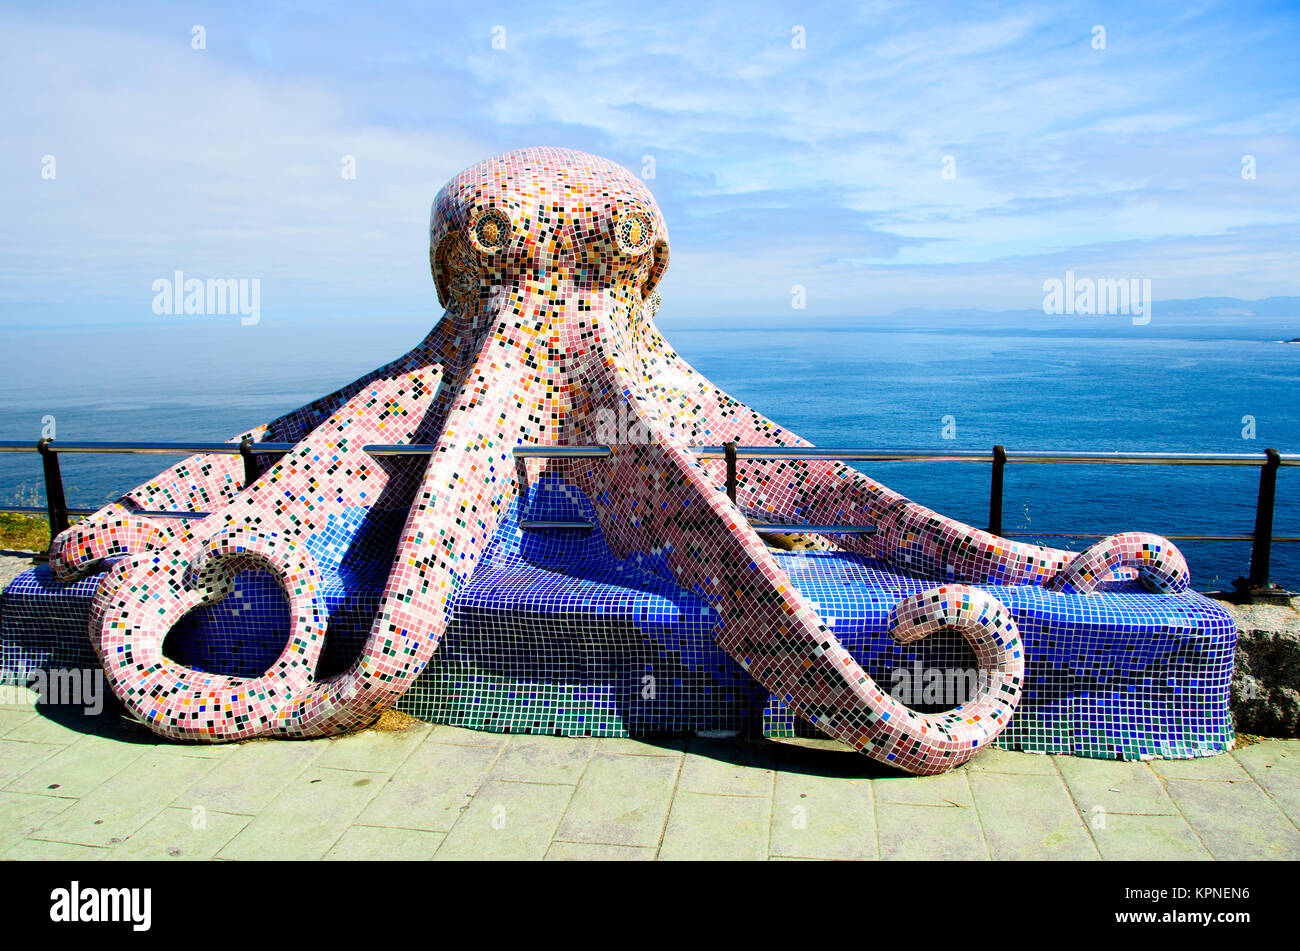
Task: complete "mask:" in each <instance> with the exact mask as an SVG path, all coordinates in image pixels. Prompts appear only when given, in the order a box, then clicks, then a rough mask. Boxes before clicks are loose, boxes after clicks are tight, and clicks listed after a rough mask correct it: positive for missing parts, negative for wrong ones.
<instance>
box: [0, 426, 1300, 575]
mask: <svg viewBox="0 0 1300 951" xmlns="http://www.w3.org/2000/svg"><path fill="white" fill-rule="evenodd" d="M294 445H295V444H294V443H281V442H254V441H253V440H251V439H247V438H245V439H244V440H242V441H241V442H238V443H232V442H216V443H206V442H184V443H176V442H155V443H141V442H61V443H58V444H57V446H56V445H55V443H54V441H53V440H51V439H42V440H40V441H39V442H37V443H31V442H0V452H36V453H39V454H40V456H41V462H42V467H43V469H44V476H45V499H46V506H45V508H44V509H41V508H36V507H32V506H0V512H16V513H20V514H42V513H43V514H45V515H46V516H47V517H48V518H49V522H50V529H51V537H53V536H54V535H57V534H58V533H59V532H61V531H64V530H65V529H66V528H67V527H68V516H69V515H89V514H91V513H92V512H93V511H94V510H93V509H81V508H69V507H68V505H67V500H66V498H65V496H64V491H63V478H62V474H61V472H60V469H59V455H60V454H65V453H133V454H134V453H147V454H154V455H187V454H192V453H211V454H220V455H238V456H240V457H242V459H243V462H244V485H245V486H248V485H251V484H252V483H253V482H254V481H255V480H256V479H257V476H258V467H257V461H256V457H257V456H259V455H283V454H285V453H287V452H289V451H290V450H292V449H293V448H294ZM362 448H363V450H364V451H365V452H366V453H368V454H369V455H372V456H422V455H428V454H430V453H431V452H433V451H434V450H435V449H436V448H437V447H436V446H434V445H432V444H374V445H367V446H364V447H362ZM513 452H514V457H515V459H517V460H523V459H561V460H563V459H604V458H608V457H610V456H611V455H612V454H613V449H612V448H611V447H609V446H516V447H515V448H514V450H513ZM691 452H692V453H693V454H694V455H695V457H696V458H697V459H703V460H718V459H721V460H724V461H725V462H726V481H725V487H726V493H727V496H728V497H729V498H730V499H731V500H732V501H733V502H735V501H736V492H737V487H738V477H737V469H738V466H739V462H740V461H741V460H766V461H808V460H833V461H845V462H943V463H953V462H956V463H961V462H975V463H991V465H992V478H991V480H990V485H989V524H988V531H989V532H990V533H991V534H994V535H999V536H1001V537H1004V538H1101V537H1104V534H1105V533H1097V532H1003V531H1002V497H1003V470H1004V469H1005V468H1006V465H1007V463H1009V462H1014V463H1027V464H1055V465H1112V466H1114V465H1147V466H1150V465H1159V466H1255V467H1258V468H1259V470H1260V473H1259V492H1258V494H1257V496H1256V500H1255V530H1254V531H1253V532H1251V533H1250V534H1248V535H1166V536H1165V537H1166V538H1169V539H1171V540H1187V541H1249V542H1251V556H1250V571H1249V574H1248V575H1247V577H1245V578H1242V579H1239V580H1238V587H1241V588H1243V589H1245V592H1244V593H1247V594H1251V595H1257V596H1267V595H1269V594H1270V593H1271V592H1276V591H1279V590H1280V589H1276V588H1275V587H1274V586H1273V585H1272V584H1271V583H1270V578H1269V574H1270V562H1271V557H1272V546H1273V543H1274V542H1298V541H1300V537H1298V536H1282V537H1275V536H1274V535H1273V510H1274V503H1275V501H1276V497H1277V471H1278V469H1279V468H1281V467H1282V466H1300V455H1297V454H1295V453H1285V454H1284V453H1280V452H1278V451H1277V450H1276V449H1266V450H1264V451H1263V452H1254V453H1214V452H1077V451H1072V450H1008V449H1007V448H1006V447H1005V446H1002V445H997V446H994V447H993V448H992V450H990V451H978V450H943V451H935V450H929V449H827V448H819V447H812V446H738V445H737V444H735V443H726V444H724V445H721V446H693V447H691ZM137 514H140V515H145V516H153V517H159V518H206V517H207V516H208V515H209V514H210V513H208V512H170V511H153V510H145V511H140V512H138V513H137ZM521 527H522V528H526V529H586V530H590V529H592V528H594V527H595V526H594V525H593V524H592V523H590V522H578V521H523V522H521ZM750 527H751V528H753V529H754V530H755V531H757V532H764V533H767V532H811V533H815V534H824V535H847V534H858V535H861V534H870V533H872V532H874V531H876V528H875V526H871V525H821V524H817V525H814V524H802V523H791V524H787V523H776V522H758V523H751V526H750ZM1282 593H1283V594H1285V592H1282Z"/></svg>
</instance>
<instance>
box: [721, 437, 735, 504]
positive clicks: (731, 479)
mask: <svg viewBox="0 0 1300 951" xmlns="http://www.w3.org/2000/svg"><path fill="white" fill-rule="evenodd" d="M722 448H723V450H724V452H725V454H726V458H727V498H729V499H731V501H732V504H735V501H736V442H735V440H732V441H731V442H729V443H725V444H724V445H723V447H722Z"/></svg>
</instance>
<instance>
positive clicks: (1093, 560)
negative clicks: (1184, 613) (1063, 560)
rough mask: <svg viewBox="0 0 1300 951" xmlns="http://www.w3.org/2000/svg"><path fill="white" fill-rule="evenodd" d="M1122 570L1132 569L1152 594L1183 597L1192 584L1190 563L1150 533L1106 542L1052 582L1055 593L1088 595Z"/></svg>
mask: <svg viewBox="0 0 1300 951" xmlns="http://www.w3.org/2000/svg"><path fill="white" fill-rule="evenodd" d="M1122 568H1131V569H1133V570H1134V571H1136V572H1137V576H1138V578H1140V579H1141V580H1142V582H1143V584H1145V585H1146V586H1147V587H1148V588H1149V589H1150V590H1152V591H1159V592H1161V593H1163V594H1181V593H1182V592H1184V591H1186V590H1187V589H1188V587H1189V586H1190V584H1191V580H1190V578H1189V576H1188V572H1187V560H1186V559H1185V558H1183V553H1182V552H1180V551H1179V550H1178V549H1177V548H1176V547H1174V545H1173V544H1172V543H1170V541H1169V540H1168V539H1166V538H1161V537H1160V536H1159V535H1151V534H1149V533H1147V532H1125V533H1123V534H1120V535H1111V536H1110V537H1109V538H1103V539H1102V540H1101V541H1099V542H1097V544H1095V545H1093V546H1092V547H1091V548H1089V549H1088V550H1087V551H1085V552H1083V553H1082V554H1081V555H1078V556H1076V557H1075V558H1074V560H1073V561H1071V562H1070V564H1069V565H1068V566H1067V567H1066V569H1065V570H1064V571H1062V572H1061V573H1060V574H1058V575H1057V576H1056V577H1055V578H1053V579H1052V582H1051V584H1050V587H1051V588H1053V589H1054V590H1056V591H1062V592H1067V593H1074V594H1087V593H1089V592H1091V591H1096V590H1097V587H1098V585H1099V584H1101V582H1103V581H1105V580H1106V579H1107V578H1110V577H1112V576H1113V575H1114V573H1115V572H1116V571H1117V570H1119V569H1122Z"/></svg>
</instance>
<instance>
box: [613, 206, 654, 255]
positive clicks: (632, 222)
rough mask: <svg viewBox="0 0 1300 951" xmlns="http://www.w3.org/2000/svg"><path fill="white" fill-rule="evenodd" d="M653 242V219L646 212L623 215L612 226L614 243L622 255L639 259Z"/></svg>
mask: <svg viewBox="0 0 1300 951" xmlns="http://www.w3.org/2000/svg"><path fill="white" fill-rule="evenodd" d="M654 240H655V225H654V219H652V218H651V217H650V213H649V212H647V211H634V212H632V213H630V214H626V215H623V216H622V217H620V218H619V219H618V221H617V222H615V224H614V241H615V243H616V244H617V245H618V249H619V250H620V251H622V252H623V253H624V254H627V255H631V256H633V257H639V256H640V255H642V254H645V253H646V252H647V251H649V250H650V246H651V245H652V244H654Z"/></svg>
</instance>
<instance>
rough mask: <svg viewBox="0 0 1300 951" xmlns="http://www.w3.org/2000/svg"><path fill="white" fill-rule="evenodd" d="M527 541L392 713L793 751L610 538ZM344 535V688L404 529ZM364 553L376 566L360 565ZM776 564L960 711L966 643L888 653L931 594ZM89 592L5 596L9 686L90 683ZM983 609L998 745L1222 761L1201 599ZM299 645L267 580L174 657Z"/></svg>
mask: <svg viewBox="0 0 1300 951" xmlns="http://www.w3.org/2000/svg"><path fill="white" fill-rule="evenodd" d="M397 514H398V515H400V514H401V513H397ZM525 515H526V520H538V521H545V520H574V521H592V522H595V513H594V511H593V509H592V506H591V504H590V502H589V501H588V500H587V499H586V498H585V497H583V496H582V494H581V493H580V492H578V491H577V490H576V489H575V488H574V487H573V486H570V485H566V484H564V483H563V482H560V481H559V480H556V479H554V478H551V479H543V480H539V482H537V483H536V484H535V485H534V486H533V491H532V493H531V496H530V500H529V503H528V506H527V508H526V510H525ZM345 521H346V520H344V519H341V520H340V523H343V522H345ZM519 522H520V519H519V518H518V507H517V506H513V507H512V508H511V509H510V510H509V512H508V513H507V516H506V518H505V519H503V521H502V523H501V525H500V527H499V528H498V530H497V532H496V535H495V537H494V538H493V540H492V543H491V545H490V546H489V547H488V550H487V552H486V554H485V556H484V558H483V560H482V562H481V563H480V565H479V567H478V568H477V570H476V571H475V572H474V574H473V576H472V577H471V579H470V582H469V584H468V585H467V586H466V587H465V588H464V589H462V590H461V591H460V592H459V593H458V596H457V598H456V601H455V605H454V608H453V611H452V620H451V623H450V625H449V627H448V630H447V633H446V634H445V635H444V637H443V640H442V643H441V644H440V645H439V648H438V650H437V651H436V652H435V654H434V655H433V660H432V661H431V662H430V664H429V665H428V667H427V668H426V669H425V670H424V672H423V673H422V674H421V675H420V677H419V678H418V679H417V680H416V681H415V683H414V685H413V686H412V687H411V689H410V690H409V691H408V692H407V693H406V694H405V695H404V696H403V697H402V698H401V699H400V700H399V702H398V704H397V709H399V710H402V711H405V712H408V713H410V714H412V715H414V716H416V717H419V718H420V719H424V720H429V721H432V722H435V723H448V724H452V725H455V726H463V727H469V728H471V729H477V730H487V731H494V732H512V733H545V734H555V735H564V736H647V735H655V734H690V733H698V732H706V731H741V732H749V733H751V734H752V733H754V732H757V731H759V730H760V729H761V731H762V732H763V733H764V734H765V735H768V736H773V737H789V736H793V735H795V733H796V732H797V724H796V719H795V717H794V715H793V714H792V713H790V712H789V711H788V710H787V709H786V708H785V706H784V704H783V703H782V702H781V700H780V698H777V697H774V696H772V695H770V694H768V693H767V692H766V691H764V690H762V688H761V687H760V686H759V685H758V684H757V683H756V682H755V681H754V680H753V679H752V678H751V677H750V676H749V675H748V674H747V673H746V672H745V671H744V669H743V668H742V667H741V666H740V665H739V664H738V663H737V662H736V661H735V660H733V659H732V658H731V657H730V656H728V654H727V653H726V652H725V651H723V650H722V649H721V648H720V647H719V646H718V644H717V642H716V640H715V638H714V637H713V633H712V631H713V627H714V625H715V624H716V623H717V616H716V614H715V612H714V611H713V610H712V609H711V608H710V607H709V605H708V604H707V602H706V601H704V600H703V599H701V598H700V597H698V596H696V595H694V594H692V593H690V592H688V591H685V590H683V589H682V588H680V587H678V586H677V585H676V584H674V583H672V582H671V581H668V580H666V579H665V578H663V577H661V576H660V575H659V574H657V573H655V572H654V571H651V570H647V569H646V568H644V567H638V566H635V565H632V564H630V563H628V562H625V561H620V560H618V559H617V558H616V557H615V556H614V554H613V552H612V551H611V550H610V549H609V547H608V546H607V545H606V544H605V541H604V538H603V537H602V535H601V532H600V529H599V527H596V528H595V529H593V530H592V531H590V532H583V531H577V530H559V531H556V530H536V531H534V530H530V531H522V530H521V529H520V527H519ZM351 527H352V529H353V531H351V532H346V531H342V530H336V531H333V532H328V531H327V532H324V533H321V534H320V535H319V536H318V540H317V541H316V542H315V543H314V545H313V555H314V557H315V559H316V561H317V564H318V565H320V566H321V568H322V572H323V575H324V583H323V585H322V588H323V592H324V597H325V601H326V602H327V604H328V605H329V625H328V636H327V638H326V642H325V649H324V652H323V655H322V660H321V668H320V674H321V676H328V675H329V674H332V673H334V672H337V671H339V670H342V669H344V668H345V667H346V666H347V665H348V664H349V663H351V661H352V660H353V659H354V658H355V656H356V654H357V652H358V651H359V650H360V649H361V646H362V644H363V643H364V642H365V639H366V633H367V631H368V630H369V628H370V625H371V621H372V619H373V617H374V614H375V611H376V609H377V608H378V604H379V598H380V591H381V588H382V583H383V579H384V577H385V575H386V570H385V569H386V565H385V562H384V559H383V558H382V557H381V556H380V554H379V553H380V552H383V551H385V550H387V551H388V552H392V551H393V549H394V548H395V547H396V535H397V532H398V531H399V530H400V527H401V525H400V519H399V518H398V517H396V516H393V517H389V518H387V519H370V520H368V521H367V522H366V523H365V527H364V529H363V530H358V526H351ZM331 542H332V544H331ZM358 550H359V551H363V552H365V553H366V557H365V558H364V559H355V558H353V557H351V553H353V552H355V551H358ZM773 554H774V556H775V557H776V558H777V560H778V561H779V562H780V564H781V566H782V567H783V569H784V570H785V572H786V573H787V575H788V576H789V578H790V580H791V582H793V583H794V584H795V585H797V586H798V587H799V589H800V590H801V591H802V592H803V593H804V594H805V595H807V596H808V597H810V598H811V599H812V600H813V601H814V602H815V603H816V604H817V606H818V608H819V610H820V612H821V613H822V615H823V617H824V618H825V619H826V621H827V624H828V625H830V626H831V628H832V630H833V631H834V632H835V634H836V636H837V637H838V638H839V639H840V641H841V643H843V644H844V645H845V646H846V647H847V648H848V649H849V650H850V651H851V653H852V654H853V656H854V658H855V659H856V660H857V662H858V663H859V664H861V665H862V666H863V667H864V668H865V669H866V671H867V672H868V674H869V675H870V676H871V677H872V679H873V680H875V681H876V682H877V683H880V684H883V685H886V687H887V688H893V689H894V690H895V691H897V692H900V693H905V692H907V691H908V690H910V691H911V692H912V695H911V697H904V699H910V700H911V701H913V702H911V703H910V704H909V705H911V706H913V707H914V708H916V709H918V710H943V709H948V708H950V707H952V706H955V705H956V703H958V702H961V701H964V700H965V699H967V697H968V696H969V693H970V690H971V686H972V684H971V679H970V676H969V672H971V671H973V670H974V668H975V666H976V665H975V662H974V657H973V652H972V651H971V649H970V647H969V646H968V645H967V644H966V642H965V640H964V639H963V638H962V637H961V636H959V635H958V634H956V633H952V634H947V635H935V636H932V637H930V638H927V639H926V640H924V641H920V642H916V643H913V644H907V645H905V644H900V643H898V642H897V641H896V640H895V639H894V638H892V637H891V636H890V635H889V633H888V622H889V616H890V611H891V609H892V608H893V606H894V605H895V604H897V603H898V602H899V601H900V600H902V599H903V598H906V597H908V596H909V595H913V594H917V593H919V592H921V591H923V590H926V589H927V588H930V587H933V585H934V581H933V580H930V579H926V578H925V577H924V576H922V575H920V574H917V573H906V572H902V571H899V570H898V569H893V568H890V567H888V566H886V565H884V564H882V563H881V562H879V561H877V560H875V559H871V558H868V557H864V556H861V555H854V554H850V553H845V552H828V551H776V552H773ZM98 580H99V575H91V576H89V577H86V578H83V579H81V580H78V581H75V582H72V583H60V582H58V581H56V580H55V579H54V578H53V577H52V575H51V574H50V571H49V569H48V567H44V566H42V567H38V568H35V569H33V570H31V571H28V572H27V573H25V574H24V575H21V576H20V577H19V578H17V579H16V580H14V581H13V582H12V583H11V584H10V586H9V588H8V589H7V591H6V592H5V596H4V601H3V603H2V604H0V671H3V672H4V674H6V675H7V676H8V678H9V679H11V680H12V679H18V678H19V677H20V675H22V674H23V673H24V672H25V671H30V670H34V669H37V668H43V667H49V668H67V667H94V668H98V666H99V663H98V661H97V659H96V658H95V656H94V653H93V651H92V650H91V648H90V644H89V641H88V639H87V638H86V627H87V622H88V617H89V613H90V603H91V596H92V594H93V592H94V588H95V585H96V584H97V582H98ZM989 590H990V593H992V594H994V595H995V596H996V597H997V598H998V599H999V600H1001V601H1002V602H1003V603H1004V604H1006V605H1007V607H1008V608H1009V609H1010V610H1011V612H1012V614H1013V615H1014V617H1015V620H1016V623H1017V624H1018V626H1019V628H1020V631H1021V634H1022V637H1023V638H1024V640H1025V645H1026V655H1027V663H1026V672H1025V686H1024V690H1023V695H1022V697H1021V700H1020V704H1019V706H1018V708H1017V710H1016V712H1015V713H1014V714H1013V716H1012V718H1011V721H1010V723H1009V724H1008V726H1007V727H1006V728H1005V730H1004V731H1003V732H1002V733H1001V735H1000V736H999V737H998V739H997V741H996V742H997V745H999V746H1001V747H1004V748H1007V749H1015V750H1026V751H1031V752H1037V753H1071V754H1075V755H1079V756H1090V757H1101V758H1108V759H1116V758H1118V759H1139V758H1150V757H1169V758H1181V757H1193V756H1202V755H1208V754H1213V753H1217V752H1220V751H1222V750H1225V749H1228V748H1229V747H1230V745H1231V742H1232V739H1233V732H1232V720H1231V717H1230V716H1229V713H1228V706H1227V699H1228V685H1229V681H1230V679H1231V674H1232V662H1233V648H1234V643H1235V628H1234V626H1233V622H1232V619H1231V617H1230V616H1229V615H1228V614H1227V613H1226V612H1225V611H1224V610H1223V609H1222V608H1221V607H1220V606H1219V605H1218V604H1216V603H1215V602H1213V601H1211V600H1210V599H1208V598H1206V597H1204V596H1202V595H1200V594H1196V593H1194V592H1188V593H1184V594H1178V595H1159V596H1153V595H1151V594H1149V593H1148V592H1146V591H1145V590H1144V589H1142V588H1141V586H1140V585H1138V584H1136V583H1135V582H1132V581H1116V582H1111V583H1110V584H1108V585H1107V590H1106V591H1103V592H1095V593H1092V594H1088V595H1076V594H1063V593H1058V592H1054V591H1048V590H1044V589H1043V588H1040V587H1034V586H1024V585H1021V586H998V587H991V588H990V589H989ZM287 630H288V611H287V606H286V603H285V599H284V597H283V595H282V594H281V592H280V590H279V587H278V586H277V584H276V583H275V580H274V579H273V578H272V577H271V576H270V575H269V574H268V573H266V572H258V571H246V572H244V573H243V574H241V575H240V576H239V577H238V579H237V583H236V585H235V588H234V590H233V592H232V593H231V594H230V595H229V596H227V597H226V598H225V599H224V600H222V601H220V602H217V603H215V604H211V605H207V606H204V607H201V608H199V609H197V610H196V611H194V612H192V613H191V614H190V615H188V616H187V617H186V618H185V620H184V621H183V622H182V623H181V624H180V625H178V626H177V627H176V628H175V629H174V630H173V631H172V633H171V635H170V637H169V639H168V641H167V645H166V649H167V653H168V656H171V657H173V658H174V659H176V660H177V661H179V662H181V663H184V664H187V665H189V666H192V667H195V668H198V669H202V670H212V671H218V672H221V673H226V674H232V675H236V676H242V677H255V676H257V675H258V674H260V673H261V672H262V671H264V670H266V669H267V667H269V666H270V665H271V663H272V662H273V661H274V660H275V658H276V656H277V655H278V654H279V652H280V650H281V649H282V647H283V645H284V641H285V637H286V634H287ZM798 732H802V731H798Z"/></svg>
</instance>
